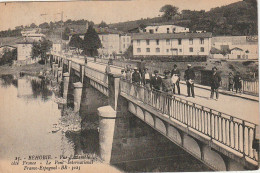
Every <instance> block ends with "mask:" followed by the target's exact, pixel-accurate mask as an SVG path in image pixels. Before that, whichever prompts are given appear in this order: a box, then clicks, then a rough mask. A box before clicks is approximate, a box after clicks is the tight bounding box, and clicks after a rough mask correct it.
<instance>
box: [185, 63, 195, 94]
mask: <svg viewBox="0 0 260 173" xmlns="http://www.w3.org/2000/svg"><path fill="white" fill-rule="evenodd" d="M187 68H188V69H187V70H186V71H185V75H184V79H185V80H186V84H187V93H188V97H190V92H191V94H192V97H195V94H194V79H195V73H194V71H193V70H192V69H191V65H190V64H188V65H187Z"/></svg>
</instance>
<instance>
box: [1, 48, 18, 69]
mask: <svg viewBox="0 0 260 173" xmlns="http://www.w3.org/2000/svg"><path fill="white" fill-rule="evenodd" d="M13 60H17V49H13V50H5V52H4V55H3V56H2V58H0V65H4V64H9V65H12V63H13Z"/></svg>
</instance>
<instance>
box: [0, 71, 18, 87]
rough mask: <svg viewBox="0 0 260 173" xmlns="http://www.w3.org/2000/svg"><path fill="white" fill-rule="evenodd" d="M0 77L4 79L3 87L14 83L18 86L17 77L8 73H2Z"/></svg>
mask: <svg viewBox="0 0 260 173" xmlns="http://www.w3.org/2000/svg"><path fill="white" fill-rule="evenodd" d="M0 79H1V81H2V84H1V85H2V86H3V87H8V86H10V85H13V86H15V87H16V88H17V86H18V82H17V77H15V76H13V75H10V74H7V75H1V76H0Z"/></svg>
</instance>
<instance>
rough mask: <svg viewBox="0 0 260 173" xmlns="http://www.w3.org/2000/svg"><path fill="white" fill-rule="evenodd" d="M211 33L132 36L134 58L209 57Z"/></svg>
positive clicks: (142, 34) (141, 34) (143, 34)
mask: <svg viewBox="0 0 260 173" xmlns="http://www.w3.org/2000/svg"><path fill="white" fill-rule="evenodd" d="M211 37H212V33H208V32H207V33H178V34H167V33H160V34H149V33H140V34H134V35H133V37H132V40H133V55H134V56H154V55H157V56H173V55H175V56H176V55H183V56H188V55H209V53H210V49H211Z"/></svg>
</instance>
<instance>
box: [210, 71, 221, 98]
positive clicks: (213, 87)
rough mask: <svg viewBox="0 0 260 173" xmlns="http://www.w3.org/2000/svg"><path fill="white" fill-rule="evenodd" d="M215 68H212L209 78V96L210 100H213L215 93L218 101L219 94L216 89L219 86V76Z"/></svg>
mask: <svg viewBox="0 0 260 173" xmlns="http://www.w3.org/2000/svg"><path fill="white" fill-rule="evenodd" d="M217 70H218V69H217V67H213V68H212V76H211V82H210V85H211V94H210V98H211V99H213V97H214V92H216V100H218V97H219V92H218V88H219V87H220V85H221V77H220V75H219V73H218V72H217Z"/></svg>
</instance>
